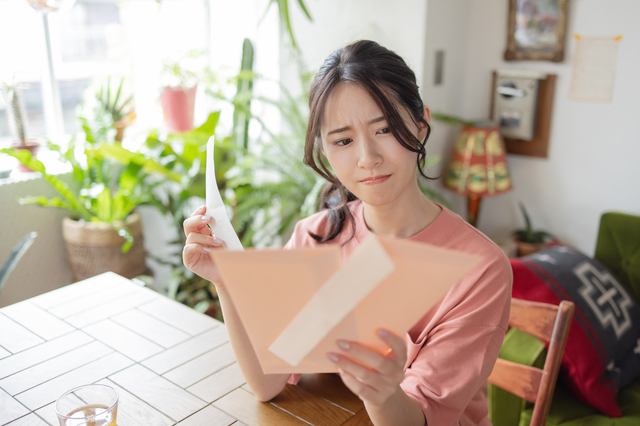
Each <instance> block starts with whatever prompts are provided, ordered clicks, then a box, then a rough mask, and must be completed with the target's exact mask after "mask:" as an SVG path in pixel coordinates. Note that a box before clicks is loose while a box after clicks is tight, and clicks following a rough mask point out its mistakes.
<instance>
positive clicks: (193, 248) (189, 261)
mask: <svg viewBox="0 0 640 426" xmlns="http://www.w3.org/2000/svg"><path fill="white" fill-rule="evenodd" d="M208 251H211V249H210V248H209V247H206V246H203V245H201V244H187V245H185V246H184V249H183V250H182V261H183V262H184V265H185V266H186V267H187V268H189V269H191V267H192V266H194V265H195V264H196V263H197V262H198V260H199V259H200V256H201V255H202V254H203V253H207V252H208Z"/></svg>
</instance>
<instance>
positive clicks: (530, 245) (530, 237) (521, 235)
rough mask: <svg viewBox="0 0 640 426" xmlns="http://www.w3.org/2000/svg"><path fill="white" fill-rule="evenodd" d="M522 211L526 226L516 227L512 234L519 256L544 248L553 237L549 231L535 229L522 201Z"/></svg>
mask: <svg viewBox="0 0 640 426" xmlns="http://www.w3.org/2000/svg"><path fill="white" fill-rule="evenodd" d="M520 211H522V216H523V217H524V222H525V225H526V228H524V229H516V230H515V231H513V232H512V234H511V235H512V236H513V239H514V241H515V243H516V247H517V251H518V257H521V256H527V255H529V254H532V253H536V252H538V251H540V250H542V249H543V248H544V244H545V241H546V240H547V238H552V237H553V236H552V235H551V234H549V233H547V232H544V231H534V230H533V228H532V227H531V220H530V219H529V215H528V214H527V210H526V209H525V208H524V205H523V204H522V203H520Z"/></svg>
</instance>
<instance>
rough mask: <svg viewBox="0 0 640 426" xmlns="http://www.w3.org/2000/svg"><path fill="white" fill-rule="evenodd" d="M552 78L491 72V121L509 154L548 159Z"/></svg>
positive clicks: (526, 73)
mask: <svg viewBox="0 0 640 426" xmlns="http://www.w3.org/2000/svg"><path fill="white" fill-rule="evenodd" d="M555 77H556V76H555V75H554V74H545V73H541V72H536V71H526V70H498V71H494V73H493V89H492V94H491V119H492V120H494V121H496V122H498V124H499V126H500V134H501V135H502V137H503V138H504V140H505V146H506V148H507V152H508V153H511V154H521V155H530V156H534V157H542V158H546V157H547V148H548V143H549V129H550V123H551V110H552V106H553V91H554V86H555Z"/></svg>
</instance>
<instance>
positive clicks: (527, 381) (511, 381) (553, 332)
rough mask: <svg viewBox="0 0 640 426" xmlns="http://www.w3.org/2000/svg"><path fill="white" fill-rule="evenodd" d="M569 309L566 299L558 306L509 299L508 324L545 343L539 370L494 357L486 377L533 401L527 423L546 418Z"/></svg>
mask: <svg viewBox="0 0 640 426" xmlns="http://www.w3.org/2000/svg"><path fill="white" fill-rule="evenodd" d="M573 311H574V304H573V302H569V301H566V300H563V301H562V302H561V303H560V305H559V306H556V305H550V304H548V303H539V302H530V301H527V300H520V299H512V301H511V315H510V316H509V326H511V327H515V328H517V329H519V330H521V331H524V332H525V333H528V334H530V335H532V336H534V337H537V338H538V339H540V340H543V341H544V342H549V349H548V351H547V358H546V360H545V363H544V368H543V369H542V370H541V369H539V368H535V367H530V366H526V365H521V364H518V363H515V362H511V361H506V360H503V359H498V360H497V361H496V364H495V366H494V367H493V371H492V372H491V375H490V376H489V379H488V380H489V383H492V384H494V385H496V386H498V387H500V388H502V389H504V390H506V391H508V392H511V393H512V394H514V395H517V396H519V397H520V398H523V399H525V400H527V401H529V402H532V403H534V408H533V415H532V417H531V426H543V425H544V424H545V422H546V420H547V415H548V414H549V407H550V406H551V398H552V397H553V391H554V389H555V386H556V380H557V378H558V370H559V369H560V362H561V361H562V354H563V353H564V348H565V346H566V344H567V338H568V337H569V327H570V326H571V320H572V319H573Z"/></svg>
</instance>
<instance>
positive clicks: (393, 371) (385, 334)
mask: <svg viewBox="0 0 640 426" xmlns="http://www.w3.org/2000/svg"><path fill="white" fill-rule="evenodd" d="M378 336H379V337H380V339H382V341H383V342H385V343H386V344H387V345H389V346H390V348H391V349H390V351H389V352H388V353H387V354H386V355H382V354H381V353H379V352H377V351H375V350H373V349H369V348H367V347H365V346H363V345H360V344H359V343H357V342H349V341H346V340H338V342H337V344H338V347H339V348H340V349H341V353H335V352H329V353H327V358H329V360H330V361H331V362H333V363H334V364H335V365H336V366H337V367H338V368H339V370H340V377H341V378H342V381H343V382H344V384H345V385H346V386H347V387H348V388H349V389H350V390H351V391H352V392H353V393H355V394H356V395H357V396H358V397H359V398H360V399H361V400H363V401H364V402H366V403H369V404H372V405H383V404H384V403H385V402H387V400H388V399H389V398H390V397H392V396H393V395H395V394H396V393H397V392H402V389H401V388H400V382H402V380H403V379H404V365H405V363H406V362H407V347H406V345H405V342H404V340H403V339H402V338H401V337H400V336H398V335H396V334H393V333H392V332H390V331H387V330H383V329H379V330H378Z"/></svg>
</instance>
